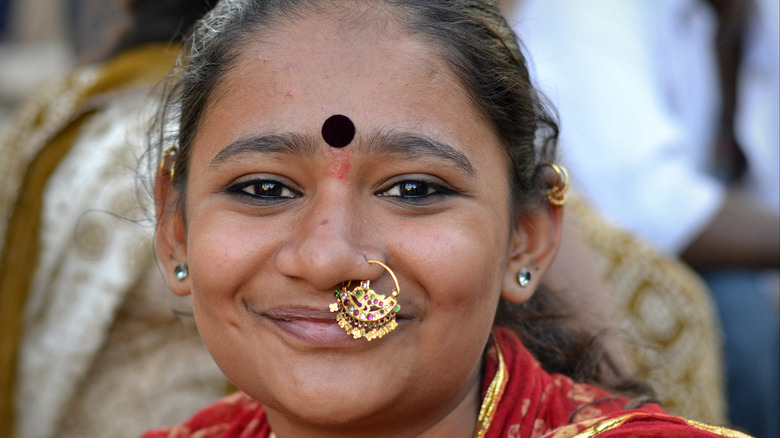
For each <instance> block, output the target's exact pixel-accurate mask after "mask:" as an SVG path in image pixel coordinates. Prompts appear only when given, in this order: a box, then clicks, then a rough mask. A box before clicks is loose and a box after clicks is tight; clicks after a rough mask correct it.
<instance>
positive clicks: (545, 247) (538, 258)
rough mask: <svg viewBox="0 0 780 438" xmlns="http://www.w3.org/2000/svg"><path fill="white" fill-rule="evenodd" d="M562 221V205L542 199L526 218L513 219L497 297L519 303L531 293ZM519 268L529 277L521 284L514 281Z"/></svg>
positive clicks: (547, 264) (558, 237)
mask: <svg viewBox="0 0 780 438" xmlns="http://www.w3.org/2000/svg"><path fill="white" fill-rule="evenodd" d="M562 220H563V207H560V206H555V205H552V204H548V203H546V202H545V203H544V205H542V206H541V207H540V208H539V209H538V210H536V211H534V212H533V213H532V214H531V215H530V217H525V218H520V217H518V218H517V220H516V224H515V228H514V230H513V232H512V240H511V242H510V245H509V257H508V259H507V266H506V271H505V272H504V283H503V284H504V287H503V289H502V291H501V298H503V299H505V300H507V301H510V302H512V303H515V304H522V303H524V302H526V301H527V300H528V299H530V298H531V296H533V294H534V291H536V288H537V287H539V284H540V283H541V280H542V277H543V276H544V274H545V273H546V272H547V270H548V269H549V268H550V265H552V262H553V260H554V259H555V255H556V254H557V253H558V246H559V245H560V243H561V223H562ZM523 268H525V269H527V270H528V272H529V273H530V277H531V278H530V280H529V282H528V284H527V285H525V286H522V285H520V282H519V281H518V273H519V272H520V271H521V270H522V269H523Z"/></svg>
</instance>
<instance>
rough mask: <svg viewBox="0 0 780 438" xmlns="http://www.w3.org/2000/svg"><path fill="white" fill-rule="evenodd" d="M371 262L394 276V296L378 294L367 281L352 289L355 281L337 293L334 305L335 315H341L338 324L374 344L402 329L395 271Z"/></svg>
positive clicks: (372, 261) (331, 308)
mask: <svg viewBox="0 0 780 438" xmlns="http://www.w3.org/2000/svg"><path fill="white" fill-rule="evenodd" d="M366 261H367V262H368V263H371V264H375V265H379V266H381V267H383V268H385V270H386V271H387V272H389V273H390V276H391V277H393V282H394V283H395V288H394V289H393V291H392V292H391V293H390V296H385V295H382V294H378V293H376V292H374V290H373V289H371V287H370V286H371V282H370V281H369V280H363V281H361V282H360V285H359V286H356V287H355V288H354V289H352V290H351V291H350V290H349V286H350V284H352V282H351V281H350V282H347V284H346V285H344V286H343V287H341V288H339V290H336V291H335V295H336V302H335V303H333V304H331V305H330V311H331V312H338V315H336V321H337V322H338V323H339V326H340V327H341V328H343V329H344V330H345V331H346V332H347V333H349V334H350V335H352V337H353V338H355V339H360V338H366V340H367V341H371V340H373V339H376V338H381V337H382V336H384V335H386V334H388V333H390V332H391V331H393V330H395V328H396V327H398V323H397V322H396V321H395V315H396V313H398V312H400V311H401V305H400V304H398V299H397V297H398V294H399V293H400V291H401V290H400V288H399V287H398V279H397V278H396V277H395V274H394V273H393V271H392V270H391V269H390V268H388V267H387V265H385V264H384V263H382V262H379V261H376V260H366Z"/></svg>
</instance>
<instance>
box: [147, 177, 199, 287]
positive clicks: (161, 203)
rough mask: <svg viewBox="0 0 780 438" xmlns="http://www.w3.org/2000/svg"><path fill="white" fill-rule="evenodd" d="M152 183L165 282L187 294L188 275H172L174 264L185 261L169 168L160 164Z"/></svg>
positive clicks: (181, 214)
mask: <svg viewBox="0 0 780 438" xmlns="http://www.w3.org/2000/svg"><path fill="white" fill-rule="evenodd" d="M160 167H161V169H160V172H159V173H158V174H157V178H156V179H155V183H154V198H155V210H156V213H157V231H156V233H155V236H154V240H155V246H156V248H157V256H158V259H159V262H160V265H161V267H162V270H163V274H164V275H165V279H166V281H167V282H168V287H169V288H170V289H171V290H172V291H173V293H175V294H176V295H181V296H183V295H189V294H190V291H191V282H190V277H189V276H187V277H185V278H183V279H181V280H179V279H178V278H177V277H176V273H175V269H176V266H177V265H179V264H181V263H184V264H185V265H186V264H187V229H186V226H185V224H184V212H183V211H182V208H181V203H180V202H179V193H178V192H177V191H176V190H175V189H174V188H173V184H172V183H171V178H170V174H169V171H168V170H167V169H164V168H163V167H165V166H160Z"/></svg>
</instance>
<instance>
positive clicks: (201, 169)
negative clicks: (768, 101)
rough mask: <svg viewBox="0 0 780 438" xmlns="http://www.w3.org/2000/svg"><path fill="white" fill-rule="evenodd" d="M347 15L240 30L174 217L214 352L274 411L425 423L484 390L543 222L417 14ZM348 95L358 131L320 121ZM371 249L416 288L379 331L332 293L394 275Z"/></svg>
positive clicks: (179, 254)
mask: <svg viewBox="0 0 780 438" xmlns="http://www.w3.org/2000/svg"><path fill="white" fill-rule="evenodd" d="M343 26H344V23H340V22H335V21H332V20H328V19H323V18H319V19H304V20H301V21H299V22H296V23H293V24H286V25H285V26H284V28H283V29H282V30H283V32H275V33H274V34H273V35H271V36H264V37H263V38H262V42H260V38H258V40H257V42H255V43H250V44H248V45H246V46H244V47H242V52H241V56H240V59H239V61H238V62H237V64H236V65H235V67H234V68H233V69H232V70H230V71H229V72H228V73H227V74H226V76H224V78H223V81H222V82H221V85H220V86H219V87H218V89H217V90H216V92H215V93H214V94H213V97H212V100H211V102H210V105H209V106H208V109H207V111H206V113H205V116H204V119H203V123H202V124H201V126H200V128H199V131H198V132H197V135H196V138H195V141H194V144H193V150H192V155H191V158H190V163H189V166H190V173H189V180H188V181H187V184H188V188H187V191H186V218H187V219H186V229H185V228H184V227H178V228H177V227H176V226H175V225H170V230H173V231H171V232H170V233H168V235H170V236H173V237H172V239H173V240H172V242H173V243H172V244H171V247H172V248H174V250H173V252H174V253H175V254H176V258H177V259H179V260H183V261H186V263H187V264H188V265H189V272H190V276H189V277H188V279H187V280H186V281H185V282H183V283H179V282H174V283H175V284H174V285H173V287H174V290H178V291H179V292H181V293H188V292H189V291H191V293H192V295H193V302H194V309H195V316H196V319H197V322H198V326H199V328H200V331H201V333H202V336H203V338H204V340H205V342H206V345H207V346H208V348H209V350H210V351H211V353H212V355H213V356H214V358H215V360H216V361H217V363H218V364H219V365H220V367H221V368H222V370H223V371H224V372H225V374H226V375H227V376H228V378H230V379H231V380H232V381H233V382H234V383H235V384H236V386H238V387H239V388H240V389H242V390H244V391H245V392H247V393H248V394H250V395H251V396H253V397H255V398H257V399H258V400H260V401H262V402H263V403H265V404H266V405H267V408H268V410H269V415H270V416H271V418H272V419H274V418H275V417H276V418H285V419H287V420H289V421H293V422H294V421H298V422H308V423H310V424H314V425H319V426H323V425H326V424H331V423H352V425H353V427H357V426H355V425H358V426H359V425H360V424H363V425H366V426H369V425H371V426H376V425H381V424H383V423H387V424H397V423H398V422H399V421H408V422H410V424H418V425H419V427H421V428H423V429H424V428H425V427H427V426H426V422H430V421H434V419H435V418H440V417H442V416H446V415H447V414H448V413H449V412H450V411H452V410H455V409H456V408H457V406H461V405H463V404H464V403H466V404H469V406H471V405H474V404H476V403H478V386H479V378H480V376H479V371H480V359H481V354H482V351H483V348H484V347H485V344H486V342H487V340H488V336H489V332H490V329H491V325H492V320H493V316H494V312H495V309H496V305H497V301H498V299H499V295H500V294H501V291H502V287H503V284H504V283H505V278H506V277H507V275H505V271H506V270H507V266H508V265H509V264H511V263H514V262H513V261H514V260H516V259H518V258H520V257H522V256H521V255H518V254H517V253H518V252H522V247H523V245H524V244H525V243H524V242H521V241H522V240H523V239H526V237H518V233H516V232H514V230H513V229H512V225H511V224H512V221H511V214H512V212H511V211H510V207H509V196H510V194H509V182H508V172H507V169H508V160H507V159H506V157H505V155H504V153H503V152H502V147H501V146H500V144H499V142H498V140H497V138H496V136H495V135H494V133H493V132H492V131H491V129H490V128H489V125H488V123H486V122H485V121H484V120H483V118H482V117H481V116H480V115H479V114H478V113H477V111H476V110H475V109H474V108H473V107H472V106H471V104H470V103H469V101H468V100H467V98H466V97H465V93H464V91H463V90H462V88H461V87H460V85H459V84H458V83H457V82H456V80H455V79H454V78H453V76H452V75H451V73H450V72H449V70H448V69H447V68H446V67H445V66H444V64H443V63H442V62H441V61H440V60H439V59H438V58H436V57H434V56H432V53H431V52H430V51H429V49H428V48H427V47H426V46H425V45H423V44H421V43H420V42H418V41H416V40H415V39H413V38H411V37H408V36H405V35H403V34H401V33H400V32H396V31H394V30H392V29H390V30H388V29H385V30H382V31H379V30H377V29H374V28H363V29H360V30H355V29H350V28H346V27H343ZM334 114H343V115H346V116H348V117H349V118H350V119H351V120H352V121H353V122H354V125H355V130H356V135H355V139H354V140H353V141H352V142H351V143H350V144H349V145H348V146H346V147H343V148H333V147H331V146H329V145H328V144H327V143H326V142H325V141H324V140H323V138H322V134H321V130H322V126H323V122H324V121H325V120H326V119H328V118H329V117H330V116H332V115H334ZM177 220H178V221H181V216H178V219H177ZM173 222H176V220H175V221H173ZM180 223H181V222H180ZM177 230H178V231H177ZM160 234H162V235H165V233H160ZM162 238H163V239H164V238H165V237H164V236H163V237H162ZM518 249H519V250H518ZM366 260H378V261H382V262H384V263H385V264H387V265H388V266H389V267H390V268H391V269H392V270H393V271H394V272H395V274H396V276H397V277H398V282H399V284H400V295H399V298H398V300H399V303H400V304H401V306H402V309H401V311H400V313H399V314H398V328H397V329H395V331H393V332H391V333H390V334H388V335H387V336H385V337H384V338H382V339H378V340H373V341H371V342H368V341H366V340H365V339H360V340H354V339H352V338H351V337H350V336H348V335H347V334H346V333H345V331H344V330H343V329H341V328H340V327H339V326H338V325H337V324H336V318H335V316H336V314H334V313H330V312H329V310H328V306H329V304H331V303H334V302H335V297H334V295H333V291H334V289H336V288H337V287H338V286H339V285H340V284H341V283H343V282H345V281H348V280H353V284H354V281H359V280H370V281H371V287H372V288H373V289H374V290H375V291H376V292H378V293H384V294H389V293H390V291H391V290H392V288H393V282H392V279H391V277H390V276H389V275H388V274H386V273H385V271H384V270H383V269H382V268H381V267H380V266H377V265H370V264H368V263H366ZM510 276H511V274H510ZM469 409H471V408H469ZM279 421H281V420H279ZM353 430H355V429H353ZM421 430H422V429H421Z"/></svg>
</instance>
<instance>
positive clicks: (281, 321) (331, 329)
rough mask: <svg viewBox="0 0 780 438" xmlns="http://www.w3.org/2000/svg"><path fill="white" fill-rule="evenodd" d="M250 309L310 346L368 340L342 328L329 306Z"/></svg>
mask: <svg viewBox="0 0 780 438" xmlns="http://www.w3.org/2000/svg"><path fill="white" fill-rule="evenodd" d="M250 311H251V312H252V314H254V315H255V316H257V317H259V318H260V319H262V320H264V321H267V322H269V323H270V324H271V325H273V326H274V327H275V328H276V329H278V330H280V331H281V332H283V333H284V334H285V335H287V336H289V337H292V338H293V339H295V340H297V341H299V342H301V343H304V344H307V345H311V346H319V347H337V346H344V345H354V344H356V343H360V344H365V343H366V342H365V341H362V340H356V339H354V338H353V337H352V335H350V334H349V333H347V332H346V331H345V330H344V329H343V328H341V327H340V326H339V324H338V322H337V321H336V317H335V316H334V314H333V313H331V312H330V311H329V310H327V309H324V310H320V309H312V308H309V307H295V306H282V307H275V308H272V309H270V310H268V311H265V312H262V313H261V312H256V311H252V310H250ZM400 322H401V321H399V323H400Z"/></svg>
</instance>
